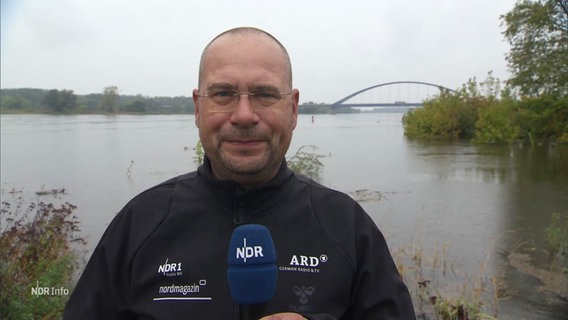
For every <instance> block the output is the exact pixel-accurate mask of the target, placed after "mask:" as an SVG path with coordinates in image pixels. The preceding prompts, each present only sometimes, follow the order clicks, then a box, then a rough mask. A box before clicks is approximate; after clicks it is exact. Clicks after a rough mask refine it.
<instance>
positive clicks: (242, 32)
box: [198, 27, 292, 88]
mask: <svg viewBox="0 0 568 320" xmlns="http://www.w3.org/2000/svg"><path fill="white" fill-rule="evenodd" d="M225 37H235V38H238V37H265V38H268V39H270V40H271V41H272V42H274V43H275V44H277V45H278V46H279V47H280V49H281V51H282V57H283V59H284V63H285V64H286V69H287V70H288V77H289V85H290V88H292V63H291V62H290V56H289V55H288V51H287V50H286V48H285V47H284V45H282V43H280V41H278V39H276V38H275V37H274V36H273V35H271V34H270V33H268V32H266V31H264V30H261V29H257V28H253V27H238V28H234V29H230V30H227V31H225V32H223V33H221V34H219V35H218V36H216V37H215V38H213V40H211V42H209V43H208V44H207V46H205V49H203V53H202V54H201V61H200V63H199V79H198V81H199V82H198V87H199V88H201V84H202V83H203V78H204V75H205V72H206V71H205V70H206V67H205V64H206V61H207V55H208V52H209V50H210V49H211V47H213V46H214V44H215V43H216V42H217V41H218V40H219V39H221V38H225ZM228 54H230V53H228Z"/></svg>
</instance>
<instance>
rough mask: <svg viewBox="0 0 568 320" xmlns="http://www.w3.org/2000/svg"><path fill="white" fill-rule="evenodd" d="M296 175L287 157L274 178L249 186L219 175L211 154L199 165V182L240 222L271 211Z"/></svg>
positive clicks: (207, 194)
mask: <svg viewBox="0 0 568 320" xmlns="http://www.w3.org/2000/svg"><path fill="white" fill-rule="evenodd" d="M293 176H294V173H293V172H292V170H290V169H289V168H288V166H287V164H286V161H285V160H284V161H282V164H281V165H280V169H279V170H278V173H277V174H276V176H275V177H274V178H272V180H271V181H270V182H268V183H267V184H265V185H263V186H260V187H255V188H251V189H245V188H243V187H242V186H241V185H239V184H238V183H235V182H233V181H228V180H217V179H215V178H214V177H213V173H212V171H211V162H210V161H209V159H208V158H207V157H205V159H204V162H203V164H202V165H201V166H200V167H199V168H198V169H197V183H198V185H199V187H200V189H201V191H202V192H203V194H204V196H205V197H206V198H207V199H208V200H209V201H211V203H212V204H213V205H214V206H215V207H217V208H218V209H220V210H221V211H222V212H223V213H225V214H229V215H232V216H233V217H234V220H235V222H236V223H244V222H245V219H246V218H247V217H252V216H256V215H260V214H262V213H264V212H267V211H268V210H269V209H270V208H272V207H274V206H275V205H277V204H278V203H280V202H282V201H284V200H285V199H286V198H287V197H288V196H289V195H290V192H289V191H290V188H291V187H292V186H293V184H294V179H293Z"/></svg>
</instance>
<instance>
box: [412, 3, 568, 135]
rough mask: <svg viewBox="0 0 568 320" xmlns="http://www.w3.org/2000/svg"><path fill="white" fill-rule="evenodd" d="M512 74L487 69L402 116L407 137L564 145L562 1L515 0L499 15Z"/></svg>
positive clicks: (566, 37)
mask: <svg viewBox="0 0 568 320" xmlns="http://www.w3.org/2000/svg"><path fill="white" fill-rule="evenodd" d="M500 19H501V21H502V23H503V25H505V26H506V28H505V31H504V32H503V35H504V37H505V39H506V40H507V41H508V43H509V44H510V45H511V49H510V51H509V53H508V54H507V56H506V59H507V63H508V67H509V70H510V71H511V74H512V76H511V77H510V78H509V79H508V80H507V81H505V82H504V86H503V87H502V85H503V84H502V83H501V81H500V80H499V79H496V78H494V77H493V76H492V74H491V72H489V74H488V76H487V79H485V80H484V81H482V82H478V81H477V80H476V79H475V78H474V79H470V81H469V82H468V83H466V84H464V85H463V87H462V88H461V89H460V90H457V91H456V92H442V93H441V94H440V95H438V96H436V97H434V98H432V99H430V100H428V101H425V102H424V107H423V108H422V109H416V110H412V111H410V112H408V113H407V114H405V116H404V118H403V124H404V129H405V134H406V136H408V137H411V138H426V139H468V140H471V141H473V142H478V143H510V142H513V141H517V140H525V141H530V142H531V143H535V142H536V141H553V142H558V143H568V1H565V0H537V1H530V0H519V1H517V2H516V3H515V6H514V8H513V9H512V10H511V11H509V12H508V13H507V14H505V15H502V16H501V17H500Z"/></svg>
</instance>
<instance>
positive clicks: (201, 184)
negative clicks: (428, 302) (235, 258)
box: [64, 160, 415, 319]
mask: <svg viewBox="0 0 568 320" xmlns="http://www.w3.org/2000/svg"><path fill="white" fill-rule="evenodd" d="M244 223H256V224H262V225H265V226H266V227H268V229H269V230H270V232H271V234H272V238H273V240H274V244H275V248H276V253H277V256H278V262H277V263H278V268H279V272H278V286H277V290H276V295H275V298H274V299H273V300H272V301H271V302H269V303H268V304H267V306H266V308H267V311H268V313H277V312H297V313H302V314H304V315H305V316H306V317H308V318H310V319H414V318H415V315H414V310H413V308H412V302H411V299H410V295H409V293H408V290H407V288H406V286H405V285H404V283H403V282H402V281H401V279H400V276H399V274H398V272H397V269H396V267H395V264H394V263H393V260H392V258H391V255H390V253H389V251H388V248H387V245H386V242H385V240H384V238H383V236H382V234H381V233H380V231H379V230H378V228H377V227H376V225H375V224H374V223H373V221H372V220H371V218H370V217H369V216H368V215H367V214H366V213H365V212H364V211H363V209H362V208H361V207H360V206H359V205H358V204H357V203H356V202H355V201H354V200H352V199H351V198H350V197H349V196H347V195H345V194H343V193H340V192H337V191H334V190H331V189H328V188H325V187H323V186H321V185H319V184H317V183H315V182H314V181H312V180H311V179H308V178H306V177H303V176H299V175H296V174H294V173H293V172H292V171H291V170H289V169H288V168H287V166H286V164H285V163H283V165H282V167H281V169H280V171H279V173H278V175H277V176H276V177H275V178H274V179H273V180H272V181H271V182H270V183H269V184H267V185H266V186H264V187H261V188H258V189H251V190H248V191H247V190H245V189H243V188H241V187H240V186H239V185H238V184H235V183H233V182H228V181H219V180H215V179H214V178H213V177H212V175H211V169H210V164H209V163H208V161H207V160H206V163H205V165H203V166H201V167H200V168H199V169H198V170H197V171H196V172H192V173H189V174H185V175H182V176H179V177H177V178H174V179H171V180H169V181H166V182H164V183H162V184H160V185H158V186H156V187H154V188H152V189H149V190H147V191H145V192H143V193H141V194H140V195H138V196H136V197H135V198H134V199H132V201H130V202H129V203H128V204H127V205H126V206H125V207H124V209H122V210H121V212H120V213H119V214H118V215H117V216H116V217H115V218H114V220H113V221H112V223H111V224H110V225H109V227H108V229H107V230H106V232H105V233H104V235H103V237H102V239H101V240H100V242H99V244H98V246H97V247H96V249H95V250H94V252H93V254H92V256H91V258H90V260H89V262H88V264H87V266H86V268H85V270H84V272H83V274H82V276H81V278H80V280H79V282H78V284H77V286H76V288H75V290H74V291H73V294H72V295H71V297H70V299H69V302H68V303H67V306H66V309H65V315H64V319H238V317H239V316H238V312H239V311H238V310H239V308H238V306H236V305H235V304H234V303H233V302H232V300H231V295H230V292H229V288H228V284H227V276H226V272H227V250H228V245H229V241H230V237H231V234H232V231H233V229H234V228H235V227H236V226H238V225H239V224H244Z"/></svg>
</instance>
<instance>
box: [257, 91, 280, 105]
mask: <svg viewBox="0 0 568 320" xmlns="http://www.w3.org/2000/svg"><path fill="white" fill-rule="evenodd" d="M250 97H251V100H252V101H253V103H254V104H255V105H257V106H259V107H270V106H272V105H273V104H275V103H276V102H278V100H280V98H281V97H282V96H281V95H280V92H278V91H275V90H255V91H253V92H251V95H250Z"/></svg>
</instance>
